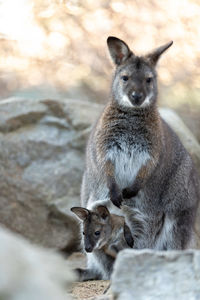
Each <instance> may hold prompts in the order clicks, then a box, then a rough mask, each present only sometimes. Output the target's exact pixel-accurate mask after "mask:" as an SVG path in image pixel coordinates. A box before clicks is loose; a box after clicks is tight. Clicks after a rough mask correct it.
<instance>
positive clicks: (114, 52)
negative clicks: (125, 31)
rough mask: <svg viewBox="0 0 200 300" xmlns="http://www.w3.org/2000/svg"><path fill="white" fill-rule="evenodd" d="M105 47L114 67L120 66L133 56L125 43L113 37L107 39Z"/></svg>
mask: <svg viewBox="0 0 200 300" xmlns="http://www.w3.org/2000/svg"><path fill="white" fill-rule="evenodd" d="M107 45H108V49H109V52H110V56H111V58H112V60H113V62H114V63H115V64H116V65H120V64H122V63H123V62H125V61H126V60H127V58H129V57H130V56H131V55H132V54H133V53H132V52H131V51H130V49H129V47H128V46H127V44H126V43H124V42H123V41H122V40H120V39H118V38H116V37H114V36H109V37H108V39H107Z"/></svg>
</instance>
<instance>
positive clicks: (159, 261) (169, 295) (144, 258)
mask: <svg viewBox="0 0 200 300" xmlns="http://www.w3.org/2000/svg"><path fill="white" fill-rule="evenodd" d="M111 283H112V284H111V290H112V293H113V296H114V299H116V300H124V299H126V300H132V299H140V300H160V299H162V300H177V299H181V300H188V299H199V295H200V251H198V250H190V251H189V250H188V251H165V252H164V251H163V252H159V251H158V252H155V251H151V250H141V251H139V250H124V251H122V252H120V253H119V255H118V257H117V260H116V263H115V265H114V271H113V274H112V278H111Z"/></svg>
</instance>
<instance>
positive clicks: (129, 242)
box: [124, 223, 134, 248]
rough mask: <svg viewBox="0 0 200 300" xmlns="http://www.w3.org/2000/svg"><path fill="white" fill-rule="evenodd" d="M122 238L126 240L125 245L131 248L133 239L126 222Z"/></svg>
mask: <svg viewBox="0 0 200 300" xmlns="http://www.w3.org/2000/svg"><path fill="white" fill-rule="evenodd" d="M124 238H125V240H126V242H127V245H128V246H129V247H131V248H133V245H134V240H133V237H132V234H131V231H130V229H129V227H128V226H127V225H126V223H124Z"/></svg>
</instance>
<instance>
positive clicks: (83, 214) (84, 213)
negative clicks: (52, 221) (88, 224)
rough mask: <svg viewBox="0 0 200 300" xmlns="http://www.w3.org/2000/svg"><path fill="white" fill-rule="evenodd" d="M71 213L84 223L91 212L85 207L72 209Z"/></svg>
mask: <svg viewBox="0 0 200 300" xmlns="http://www.w3.org/2000/svg"><path fill="white" fill-rule="evenodd" d="M71 211H72V212H73V213H74V214H75V215H77V217H78V218H79V219H81V220H82V221H85V220H86V219H87V218H88V216H89V214H90V211H89V210H88V209H87V208H83V207H72V208H71Z"/></svg>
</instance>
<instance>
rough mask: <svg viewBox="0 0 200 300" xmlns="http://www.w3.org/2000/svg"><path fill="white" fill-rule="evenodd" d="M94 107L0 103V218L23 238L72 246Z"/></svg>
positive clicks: (15, 100)
mask: <svg viewBox="0 0 200 300" xmlns="http://www.w3.org/2000/svg"><path fill="white" fill-rule="evenodd" d="M99 108H100V107H99V106H98V105H95V104H92V103H88V102H85V101H84V102H81V101H74V100H66V101H65V100H62V101H58V100H56V101H53V100H35V99H34V100H28V99H22V98H10V99H7V100H3V101H1V102H0V222H1V223H2V224H5V225H6V226H7V227H8V228H10V229H12V230H14V231H16V232H19V233H21V234H23V235H24V236H25V237H27V238H28V239H29V240H31V241H33V242H35V243H38V244H41V245H44V246H48V247H56V248H59V249H66V250H75V249H77V245H78V243H79V241H78V236H79V226H78V223H77V221H76V219H75V218H74V217H73V216H72V214H71V213H70V210H69V208H70V207H72V206H75V205H78V204H79V196H80V184H81V178H82V173H83V168H84V155H85V154H84V152H85V144H86V140H87V138H88V134H89V131H90V126H91V123H93V122H94V121H95V120H96V119H97V116H98V114H99Z"/></svg>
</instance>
